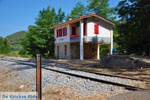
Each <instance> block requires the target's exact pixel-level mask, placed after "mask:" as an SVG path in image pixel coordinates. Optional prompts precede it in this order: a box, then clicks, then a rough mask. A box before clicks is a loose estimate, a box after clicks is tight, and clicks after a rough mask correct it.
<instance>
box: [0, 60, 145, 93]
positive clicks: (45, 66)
mask: <svg viewBox="0 0 150 100" xmlns="http://www.w3.org/2000/svg"><path fill="white" fill-rule="evenodd" d="M0 60H3V61H9V62H15V63H19V64H23V65H29V66H33V67H36V64H35V63H33V62H29V61H23V60H17V59H8V58H1V59H0ZM50 66H51V65H50V64H42V69H45V70H50V71H54V72H58V73H62V74H66V75H70V76H74V77H79V78H83V79H89V80H91V81H95V82H101V83H105V84H111V85H114V86H119V87H124V88H125V89H127V90H133V91H135V90H145V89H144V88H139V87H135V86H131V85H127V84H123V83H119V82H115V81H109V80H104V79H99V78H95V77H91V76H86V73H88V74H89V73H91V75H93V74H95V73H92V72H85V74H84V75H83V74H79V71H77V72H76V73H72V72H71V70H73V69H66V68H59V67H52V66H51V67H50ZM95 75H99V76H102V75H103V76H105V77H108V78H110V77H111V78H114V77H116V76H111V75H105V74H98V73H97V74H95ZM119 78H121V77H119ZM122 79H124V78H122Z"/></svg>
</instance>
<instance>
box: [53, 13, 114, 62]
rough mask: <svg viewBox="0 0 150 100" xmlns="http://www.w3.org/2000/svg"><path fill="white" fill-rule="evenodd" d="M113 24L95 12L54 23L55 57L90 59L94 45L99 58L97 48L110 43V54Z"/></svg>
mask: <svg viewBox="0 0 150 100" xmlns="http://www.w3.org/2000/svg"><path fill="white" fill-rule="evenodd" d="M114 25H115V24H114V23H112V22H111V21H109V20H107V19H105V18H103V17H101V16H98V15H96V14H89V15H85V16H80V17H78V18H75V19H69V20H68V21H67V22H64V23H61V24H57V25H55V26H54V29H55V57H56V58H66V59H81V60H82V59H92V58H93V52H94V51H93V45H96V52H97V59H99V58H100V54H99V52H100V51H99V50H100V49H99V48H100V45H102V44H110V54H112V49H113V27H114Z"/></svg>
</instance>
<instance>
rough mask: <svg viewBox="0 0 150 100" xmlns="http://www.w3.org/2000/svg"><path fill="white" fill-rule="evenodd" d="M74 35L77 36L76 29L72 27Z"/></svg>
mask: <svg viewBox="0 0 150 100" xmlns="http://www.w3.org/2000/svg"><path fill="white" fill-rule="evenodd" d="M72 35H76V27H72Z"/></svg>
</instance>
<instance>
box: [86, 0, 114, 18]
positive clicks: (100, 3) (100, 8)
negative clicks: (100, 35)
mask: <svg viewBox="0 0 150 100" xmlns="http://www.w3.org/2000/svg"><path fill="white" fill-rule="evenodd" d="M87 2H88V5H87V8H88V11H89V13H96V14H97V15H100V16H102V17H105V18H108V19H110V20H112V21H114V20H115V19H116V16H114V15H115V14H116V12H115V9H114V8H109V3H108V2H109V0H87Z"/></svg>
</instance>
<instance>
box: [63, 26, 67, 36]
mask: <svg viewBox="0 0 150 100" xmlns="http://www.w3.org/2000/svg"><path fill="white" fill-rule="evenodd" d="M63 36H67V27H64V28H63Z"/></svg>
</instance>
